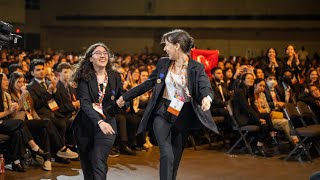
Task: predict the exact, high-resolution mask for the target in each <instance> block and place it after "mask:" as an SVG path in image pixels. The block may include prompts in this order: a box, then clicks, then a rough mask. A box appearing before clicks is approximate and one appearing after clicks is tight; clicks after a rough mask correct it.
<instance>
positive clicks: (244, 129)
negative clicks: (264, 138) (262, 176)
mask: <svg viewBox="0 0 320 180" xmlns="http://www.w3.org/2000/svg"><path fill="white" fill-rule="evenodd" d="M227 109H228V112H229V115H230V118H231V120H232V122H231V123H232V128H233V130H234V131H237V132H238V133H239V134H240V138H239V139H238V140H237V141H236V143H235V144H234V145H233V146H232V147H231V148H230V149H229V150H228V151H227V153H228V154H231V153H232V151H233V150H234V149H235V147H236V146H237V145H238V144H239V143H240V142H241V141H243V142H244V144H245V149H248V151H249V153H250V154H252V155H254V153H253V151H252V148H251V145H250V143H251V142H252V141H253V139H254V138H251V139H250V140H249V141H248V140H247V134H248V133H249V132H258V131H259V126H256V125H245V126H241V127H240V126H239V124H238V121H237V120H236V117H235V116H234V111H233V102H232V100H230V101H229V102H228V104H227Z"/></svg>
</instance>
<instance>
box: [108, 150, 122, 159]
mask: <svg viewBox="0 0 320 180" xmlns="http://www.w3.org/2000/svg"><path fill="white" fill-rule="evenodd" d="M119 156H120V152H119V151H118V150H116V149H114V148H112V149H111V151H110V153H109V157H119Z"/></svg>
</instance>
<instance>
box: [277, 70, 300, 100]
mask: <svg viewBox="0 0 320 180" xmlns="http://www.w3.org/2000/svg"><path fill="white" fill-rule="evenodd" d="M281 80H282V81H280V83H279V85H278V86H279V91H280V94H281V97H280V98H281V101H282V102H285V103H287V102H289V103H296V97H295V92H296V89H297V88H298V87H297V86H295V85H294V84H293V83H292V81H293V80H292V73H291V72H290V71H284V73H283V76H282V78H281Z"/></svg>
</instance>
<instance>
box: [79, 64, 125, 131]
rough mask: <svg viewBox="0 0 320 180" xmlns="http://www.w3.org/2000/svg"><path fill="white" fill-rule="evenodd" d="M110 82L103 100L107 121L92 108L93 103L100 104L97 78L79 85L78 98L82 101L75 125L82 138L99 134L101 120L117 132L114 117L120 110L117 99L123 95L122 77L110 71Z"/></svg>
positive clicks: (81, 81) (81, 82)
mask: <svg viewBox="0 0 320 180" xmlns="http://www.w3.org/2000/svg"><path fill="white" fill-rule="evenodd" d="M108 80H109V82H108V85H107V89H106V94H105V96H104V98H103V100H102V106H103V112H104V115H105V116H106V119H103V118H102V117H101V116H100V115H99V113H98V112H96V111H95V110H94V109H93V107H92V103H95V102H98V98H99V95H98V92H99V89H98V82H97V77H96V76H94V77H92V78H91V79H90V80H89V81H85V80H80V82H79V83H78V87H77V96H78V98H79V100H80V110H79V112H78V113H77V115H76V117H75V120H74V125H75V126H76V127H80V131H81V132H80V135H81V136H92V133H94V134H95V133H97V132H99V131H100V128H99V126H98V121H100V120H104V121H106V122H107V123H109V124H110V125H111V126H112V128H113V129H114V130H115V131H116V123H115V119H114V118H113V117H114V115H115V113H116V112H117V110H118V106H117V105H116V99H118V98H119V97H120V96H121V95H122V93H123V88H122V83H121V79H120V75H119V74H118V73H116V72H114V71H113V70H108ZM78 131H79V129H78Z"/></svg>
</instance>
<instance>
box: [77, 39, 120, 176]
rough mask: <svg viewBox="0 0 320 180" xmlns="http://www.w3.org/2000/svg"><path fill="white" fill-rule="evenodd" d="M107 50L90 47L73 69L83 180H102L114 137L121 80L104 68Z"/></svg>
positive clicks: (103, 46)
mask: <svg viewBox="0 0 320 180" xmlns="http://www.w3.org/2000/svg"><path fill="white" fill-rule="evenodd" d="M109 57H110V51H109V48H108V47H107V46H106V45H105V44H103V43H96V44H93V45H91V46H90V47H89V48H88V49H87V51H86V53H85V55H84V57H82V58H81V59H80V62H79V63H78V65H77V66H76V68H75V72H74V74H73V81H74V82H75V83H76V84H77V95H78V98H79V100H80V104H81V105H80V110H79V112H78V114H77V116H76V117H75V120H74V130H75V137H76V141H77V145H78V148H79V153H80V159H81V167H82V170H83V173H84V179H86V180H87V179H95V180H96V179H104V180H105V179H106V177H107V164H106V159H107V158H108V155H109V152H110V150H111V148H112V145H113V143H114V141H115V138H116V130H117V127H116V120H115V114H116V112H117V110H118V108H117V105H116V101H115V100H116V99H117V98H119V97H120V96H121V94H122V92H123V89H122V83H121V78H120V75H119V74H118V73H116V72H115V71H113V70H111V68H110V67H109V66H108V61H109Z"/></svg>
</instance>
